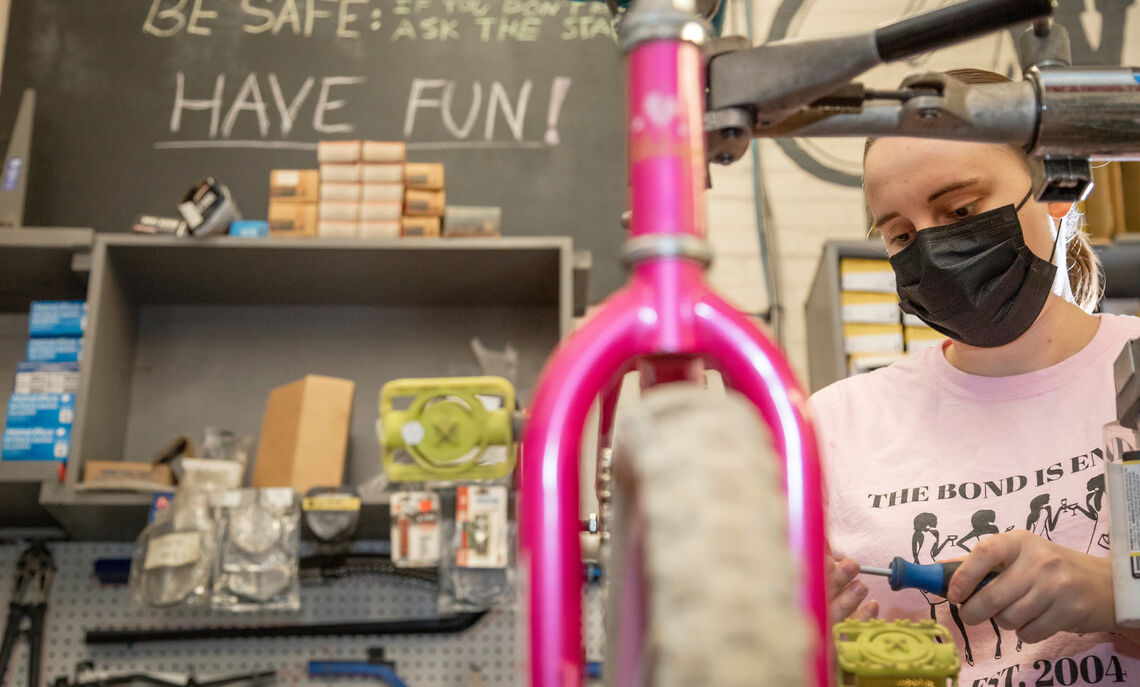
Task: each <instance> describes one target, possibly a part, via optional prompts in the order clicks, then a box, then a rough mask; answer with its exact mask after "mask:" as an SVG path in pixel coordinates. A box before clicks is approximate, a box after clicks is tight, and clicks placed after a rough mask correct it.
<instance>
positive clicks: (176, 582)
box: [129, 490, 217, 607]
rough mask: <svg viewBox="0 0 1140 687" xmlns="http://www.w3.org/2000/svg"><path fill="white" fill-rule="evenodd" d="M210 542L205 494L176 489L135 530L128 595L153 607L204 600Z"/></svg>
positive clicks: (211, 534)
mask: <svg viewBox="0 0 1140 687" xmlns="http://www.w3.org/2000/svg"><path fill="white" fill-rule="evenodd" d="M216 542H217V539H216V534H215V523H214V519H213V517H212V515H211V511H210V493H209V492H208V491H200V490H183V491H180V492H179V493H178V494H177V495H176V496H175V498H174V500H173V501H172V502H171V504H170V507H169V508H167V509H166V510H164V511H162V512H161V514H160V515H159V516H158V517H157V518H156V519H155V521H154V522H152V523H151V524H150V525H147V527H146V529H144V530H143V531H142V534H140V535H139V538H138V540H137V542H136V544H135V551H134V556H133V559H132V561H131V574H130V580H129V586H130V592H131V599H132V600H133V601H134V602H135V603H139V604H143V605H146V606H155V607H168V606H179V605H185V606H198V605H203V604H205V603H207V602H208V600H209V598H210V575H211V572H212V570H211V568H212V565H213V560H214V552H215V550H216Z"/></svg>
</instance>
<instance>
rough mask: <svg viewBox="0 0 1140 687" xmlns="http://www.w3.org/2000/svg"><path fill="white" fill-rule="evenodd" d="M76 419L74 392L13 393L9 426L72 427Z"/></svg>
mask: <svg viewBox="0 0 1140 687" xmlns="http://www.w3.org/2000/svg"><path fill="white" fill-rule="evenodd" d="M74 420H75V396H74V394H12V396H11V397H10V398H9V399H8V426H9V427H46V428H48V429H54V428H55V427H63V426H66V427H70V426H71V423H72V422H73V421H74Z"/></svg>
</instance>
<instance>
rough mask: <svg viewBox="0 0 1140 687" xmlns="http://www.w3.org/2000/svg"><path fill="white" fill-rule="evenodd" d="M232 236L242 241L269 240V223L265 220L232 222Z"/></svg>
mask: <svg viewBox="0 0 1140 687" xmlns="http://www.w3.org/2000/svg"><path fill="white" fill-rule="evenodd" d="M230 236H236V237H238V238H241V239H264V238H268V237H269V222H268V221H266V220H263V219H239V220H236V221H234V222H230Z"/></svg>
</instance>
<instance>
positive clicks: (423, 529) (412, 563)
mask: <svg viewBox="0 0 1140 687" xmlns="http://www.w3.org/2000/svg"><path fill="white" fill-rule="evenodd" d="M390 505H391V518H390V522H391V527H392V532H391V542H392V564H393V565H395V566H396V567H397V568H428V567H435V566H437V565H439V556H440V534H441V529H442V528H441V523H440V508H439V494H436V493H435V492H431V491H400V492H396V493H395V494H392V500H391V502H390Z"/></svg>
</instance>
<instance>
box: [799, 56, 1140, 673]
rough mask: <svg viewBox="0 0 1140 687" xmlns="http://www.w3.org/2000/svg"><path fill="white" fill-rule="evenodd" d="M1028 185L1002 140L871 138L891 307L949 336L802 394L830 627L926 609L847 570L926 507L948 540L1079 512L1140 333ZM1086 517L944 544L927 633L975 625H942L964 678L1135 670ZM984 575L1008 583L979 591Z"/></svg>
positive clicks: (880, 552)
mask: <svg viewBox="0 0 1140 687" xmlns="http://www.w3.org/2000/svg"><path fill="white" fill-rule="evenodd" d="M950 74H951V75H952V76H954V77H955V78H958V79H959V80H962V81H964V82H967V83H977V82H983V81H996V80H1004V79H1003V77H1000V76H997V75H993V74H989V73H988V72H980V71H977V70H959V71H955V72H951V73H950ZM1030 188H1031V180H1030V172H1029V167H1028V161H1027V159H1026V157H1025V155H1024V154H1023V153H1022V152H1021V151H1020V150H1018V149H1016V148H1011V147H1008V146H999V145H988V144H979V143H964V142H953V141H933V140H920V139H907V138H884V139H878V140H871V141H868V144H867V148H866V151H865V154H864V190H865V193H866V199H867V205H868V208H869V209H870V212H871V216H872V217H873V218H874V225H875V227H876V228H877V229H878V230H879V231H880V233H881V234H882V237H883V240H884V242H885V243H886V247H887V253H888V255H889V257H890V261H891V265H892V267H893V268H894V270H895V273H896V277H897V288H898V292H899V296H900V300H901V305H902V308H903V310H905V311H907V312H911V313H913V314H915V315H917V316H919V317H920V318H921V319H923V320H924V321H925V322H926V323H927V324H929V325H930V326H932V327H934V328H935V329H937V330H939V331H941V332H942V333H944V334H946V335H947V336H948V337H949V338H948V339H947V340H946V341H945V342H943V344H942V345H941V346H934V347H930V348H928V349H926V350H924V351H922V352H920V353H918V354H916V355H914V356H911V357H908V358H906V359H905V360H903V361H901V362H899V363H896V364H894V365H891V366H890V367H887V368H883V369H881V370H877V371H875V372H871V373H868V374H864V375H859V376H856V377H852V378H850V379H846V380H843V381H840V382H838V383H836V384H833V385H831V386H829V387H827V388H825V389H822V390H821V391H819V392H818V393H816V394H815V395H814V396H813V397H812V407H813V411H814V413H815V417H816V423H817V427H818V428H819V432H820V439H821V448H822V451H823V457H824V470H825V477H826V482H827V494H826V496H827V499H828V504H829V505H828V520H829V523H828V526H829V542H830V545H831V547H832V551H833V553H834V554H835V555H836V556H837V557H844V558H842V560H839V561H838V562H837V563H836V564H835V565H834V566H832V606H831V607H832V612H833V614H834V615H835V616H836V617H837V618H840V617H846V616H848V615H852V614H853V615H854V616H855V617H863V618H865V617H868V616H872V615H876V614H880V615H882V616H884V617H887V618H898V617H906V618H912V619H916V620H917V619H922V618H923V617H924V616H926V617H929V615H928V614H929V608H930V606H929V605H928V604H927V602H926V601H925V600H924V598H923V595H922V594H921V593H919V592H918V591H916V590H901V591H899V592H892V591H890V590H889V588H888V587H887V585H886V583H885V581H884V580H883V579H882V578H859V579H856V575H857V573H858V565H859V564H860V563H863V564H866V565H872V566H884V565H886V564H887V563H888V562H889V561H890V560H891V559H892V558H894V557H895V556H897V555H899V554H900V553H901V552H903V551H905V550H906V545H907V543H908V541H912V540H913V535H914V525H913V523H914V518H915V517H916V516H917V515H918V514H921V513H928V514H932V515H933V516H936V517H937V521H938V522H939V523H940V524H941V526H942V528H943V530H944V531H946V530H950V531H961V532H965V531H973V530H971V527H972V526H973V525H974V524H976V523H972V522H971V517H972V516H974V514H976V513H979V512H982V511H985V512H986V513H987V516H986V517H987V519H988V520H989V521H990V522H1002V523H1022V522H1027V521H1029V520H1030V519H1031V517H1032V514H1033V512H1034V508H1033V505H1038V506H1039V504H1040V503H1042V502H1043V501H1044V500H1047V499H1042V498H1041V495H1043V494H1048V495H1049V496H1050V497H1051V498H1052V500H1053V502H1055V503H1056V502H1060V500H1061V499H1062V498H1067V499H1068V500H1069V501H1072V502H1080V501H1083V500H1084V499H1085V496H1086V493H1087V483H1088V480H1089V478H1090V477H1091V476H1095V475H1096V474H1100V473H1102V472H1103V459H1102V457H1101V456H1102V454H1101V453H1100V451H1099V450H1098V449H1099V448H1100V446H1101V443H1102V438H1101V428H1102V426H1103V425H1104V424H1105V423H1106V422H1109V421H1110V420H1112V419H1114V418H1115V399H1114V387H1113V381H1112V363H1113V361H1114V360H1115V358H1116V356H1117V355H1118V354H1119V353H1120V351H1121V349H1122V348H1123V346H1124V344H1125V343H1126V342H1127V341H1128V340H1130V339H1133V338H1136V337H1140V319H1138V318H1132V317H1120V316H1108V315H1104V316H1097V315H1092V314H1090V312H1091V311H1092V309H1093V308H1094V306H1095V305H1096V302H1097V300H1098V297H1099V276H1098V269H1097V263H1096V259H1095V257H1094V255H1093V253H1092V252H1091V249H1090V247H1089V245H1088V242H1087V240H1086V239H1085V237H1084V236H1083V235H1082V234H1081V233H1080V232H1079V231H1078V230H1077V229H1076V228H1075V226H1074V224H1075V221H1074V220H1076V219H1078V218H1077V217H1076V216H1075V213H1074V212H1073V209H1072V207H1071V205H1070V204H1063V203H1039V202H1036V201H1034V200H1033V199H1032V198H1031V195H1032V194H1031V192H1030ZM1047 498H1048V497H1047ZM990 512H992V513H993V514H994V517H993V518H990V517H989V513H990ZM1080 521H1084V522H1083V523H1082V522H1080ZM1087 522H1088V521H1087V519H1085V518H1067V519H1065V520H1064V521H1061V522H1056V523H1051V524H1054V526H1053V527H1052V528H1051V529H1050V530H1049V534H1050V537H1051V539H1052V540H1051V541H1050V540H1048V539H1045V538H1042V537H1040V536H1038V535H1037V534H1034V533H1031V532H1029V531H1026V530H1022V529H1008V530H1007V531H1004V532H998V531H997V526H996V525H995V526H994V527H993V528H989V530H988V533H987V534H986V536H985V537H984V538H979V540H978V541H977V542H976V543H974V545H973V546H972V547H971V548H969V549H966V548H965V547H961V548H960V547H951V548H949V549H947V550H945V551H942V552H940V555H938V556H937V558H936V560H938V561H946V560H953V559H959V558H962V557H963V556H965V558H964V563H963V564H962V566H961V568H960V569H959V570H958V571H957V573H956V574H955V576H954V578H953V579H952V580H951V583H950V591H949V601H950V602H951V603H950V604H944V605H941V606H940V607H939V610H938V620H939V622H940V623H941V624H943V625H944V626H946V627H955V626H956V625H957V623H954V622H953V620H955V619H952V618H951V617H950V613H949V608H951V607H954V606H957V608H958V612H959V615H960V617H961V620H962V621H963V622H964V624H965V626H966V627H965V632H968V633H970V636H968V637H963V636H960V635H961V632H959V633H954V632H952V634H954V635H955V641H956V642H958V643H959V646H966V645H970V644H972V646H973V651H972V655H970V654H966V655H965V656H964V659H965V660H966V663H967V664H968V665H966V666H963V672H962V675H961V677H960V682H961V684H963V685H976V684H999V685H1019V684H1024V685H1044V684H1065V685H1069V686H1071V685H1074V684H1075V685H1086V684H1087V685H1094V684H1097V685H1102V684H1135V681H1136V680H1138V679H1140V643H1138V642H1140V632H1138V631H1137V630H1132V629H1126V628H1122V627H1119V626H1117V625H1116V622H1115V617H1114V611H1113V591H1112V580H1111V572H1110V568H1109V562H1108V559H1107V558H1105V557H1104V556H1105V555H1106V554H1107V551H1104V550H1099V551H1098V550H1092V551H1091V552H1089V553H1086V551H1088V550H1089V546H1088V541H1089V533H1088V525H1087V524H1086V523H1087ZM974 529H975V530H976V527H975V528H974ZM966 551H969V553H968V555H967V554H966ZM1090 553H1091V555H1090ZM856 561H858V562H856ZM991 570H1001V571H1003V572H1002V573H1001V574H1000V575H999V577H998V578H997V579H995V580H994V581H993V582H991V583H990V584H988V585H987V586H985V587H984V588H982V589H981V590H979V591H977V593H976V594H975V593H973V592H974V589H975V587H976V585H977V583H978V582H979V581H980V580H981V579H982V578H983V577H984V576H985V575H986V574H987V573H988V572H989V571H991ZM978 625H981V627H977V626H978ZM998 628H1001V629H1000V630H999V633H1000V632H1006V633H1009V634H1008V635H1007V639H1008V638H1009V636H1010V635H1016V637H1017V642H1016V644H1017V649H1016V650H1015V651H1006V652H1004V655H1001V656H1000V658H999V656H997V655H996V654H998V652H999V651H1000V649H999V647H1001V645H1002V642H1001V635H1000V634H999V637H998V641H997V642H994V641H993V634H992V633H993V632H994V631H995V630H997V629H998ZM987 636H988V640H987V639H986V637H987ZM970 639H973V640H974V641H973V642H972V643H971V642H970ZM987 646H988V647H989V649H987V648H986V647H987ZM1006 646H1010V644H1007V645H1006ZM1058 671H1060V672H1058ZM977 680H981V681H982V682H980V683H979V682H975V681H977Z"/></svg>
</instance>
